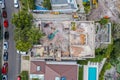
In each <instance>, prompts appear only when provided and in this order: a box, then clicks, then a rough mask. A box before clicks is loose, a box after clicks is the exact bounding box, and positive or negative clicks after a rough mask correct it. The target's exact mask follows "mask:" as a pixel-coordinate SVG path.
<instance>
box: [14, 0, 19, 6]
mask: <svg viewBox="0 0 120 80" xmlns="http://www.w3.org/2000/svg"><path fill="white" fill-rule="evenodd" d="M14 7H15V8H18V7H19V3H18V0H14Z"/></svg>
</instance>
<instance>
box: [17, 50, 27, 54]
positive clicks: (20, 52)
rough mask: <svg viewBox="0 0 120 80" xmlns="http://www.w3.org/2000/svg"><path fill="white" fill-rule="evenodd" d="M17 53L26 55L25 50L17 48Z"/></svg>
mask: <svg viewBox="0 0 120 80" xmlns="http://www.w3.org/2000/svg"><path fill="white" fill-rule="evenodd" d="M17 53H18V54H21V55H26V54H27V52H23V51H19V50H17Z"/></svg>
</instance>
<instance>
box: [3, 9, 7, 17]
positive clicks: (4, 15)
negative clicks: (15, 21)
mask: <svg viewBox="0 0 120 80" xmlns="http://www.w3.org/2000/svg"><path fill="white" fill-rule="evenodd" d="M2 16H3V18H7V12H6V11H5V10H3V12H2Z"/></svg>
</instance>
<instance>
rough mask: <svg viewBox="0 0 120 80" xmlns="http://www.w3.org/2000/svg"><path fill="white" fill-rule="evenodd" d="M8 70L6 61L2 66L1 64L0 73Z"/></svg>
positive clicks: (5, 72) (4, 73)
mask: <svg viewBox="0 0 120 80" xmlns="http://www.w3.org/2000/svg"><path fill="white" fill-rule="evenodd" d="M7 72H8V63H7V62H6V63H4V64H3V66H2V74H3V75H6V74H7Z"/></svg>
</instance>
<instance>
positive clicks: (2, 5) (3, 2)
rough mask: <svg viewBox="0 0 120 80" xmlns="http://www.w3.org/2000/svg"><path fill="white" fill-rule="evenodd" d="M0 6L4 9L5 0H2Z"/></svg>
mask: <svg viewBox="0 0 120 80" xmlns="http://www.w3.org/2000/svg"><path fill="white" fill-rule="evenodd" d="M1 7H2V9H4V8H5V1H4V0H2V4H1Z"/></svg>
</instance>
